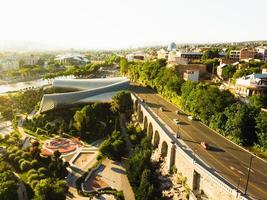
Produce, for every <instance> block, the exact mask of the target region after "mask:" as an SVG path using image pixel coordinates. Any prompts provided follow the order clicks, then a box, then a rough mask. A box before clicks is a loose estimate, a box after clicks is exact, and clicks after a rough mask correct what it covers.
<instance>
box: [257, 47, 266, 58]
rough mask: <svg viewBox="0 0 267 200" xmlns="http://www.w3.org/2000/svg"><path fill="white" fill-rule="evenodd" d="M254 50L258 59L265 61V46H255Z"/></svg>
mask: <svg viewBox="0 0 267 200" xmlns="http://www.w3.org/2000/svg"><path fill="white" fill-rule="evenodd" d="M256 51H257V54H258V56H259V58H260V59H262V60H264V61H267V47H257V48H256Z"/></svg>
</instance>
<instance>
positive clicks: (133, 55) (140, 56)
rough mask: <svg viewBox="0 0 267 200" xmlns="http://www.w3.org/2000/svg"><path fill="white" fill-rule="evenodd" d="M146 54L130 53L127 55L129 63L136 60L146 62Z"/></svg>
mask: <svg viewBox="0 0 267 200" xmlns="http://www.w3.org/2000/svg"><path fill="white" fill-rule="evenodd" d="M145 58H146V54H145V53H143V52H134V53H129V54H127V55H126V59H127V60H128V61H134V60H145Z"/></svg>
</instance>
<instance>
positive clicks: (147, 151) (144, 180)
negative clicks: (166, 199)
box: [126, 138, 161, 200]
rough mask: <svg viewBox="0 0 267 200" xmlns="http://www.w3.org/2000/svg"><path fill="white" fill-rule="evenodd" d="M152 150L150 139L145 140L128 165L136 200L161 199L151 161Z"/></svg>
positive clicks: (137, 148) (127, 168) (136, 149)
mask: <svg viewBox="0 0 267 200" xmlns="http://www.w3.org/2000/svg"><path fill="white" fill-rule="evenodd" d="M151 153H152V149H151V143H150V140H149V138H143V139H142V141H141V143H140V144H139V145H138V146H137V147H136V148H135V152H134V153H133V155H132V156H131V157H130V158H129V159H128V161H127V164H126V170H127V176H128V179H129V181H130V184H131V186H132V187H133V190H134V193H135V198H136V200H153V199H161V193H160V192H159V191H158V189H157V188H159V187H158V185H157V183H158V181H157V180H156V175H155V174H154V173H155V171H154V170H153V167H152V163H151V161H150V157H151Z"/></svg>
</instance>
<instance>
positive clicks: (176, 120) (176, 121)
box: [173, 119, 181, 124]
mask: <svg viewBox="0 0 267 200" xmlns="http://www.w3.org/2000/svg"><path fill="white" fill-rule="evenodd" d="M173 122H174V123H175V124H180V123H181V121H180V120H179V119H173Z"/></svg>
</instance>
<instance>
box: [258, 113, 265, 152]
mask: <svg viewBox="0 0 267 200" xmlns="http://www.w3.org/2000/svg"><path fill="white" fill-rule="evenodd" d="M256 133H257V137H258V144H259V145H260V147H262V148H263V149H264V150H265V151H266V150H267V113H266V112H260V114H259V115H258V117H257V118H256Z"/></svg>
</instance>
